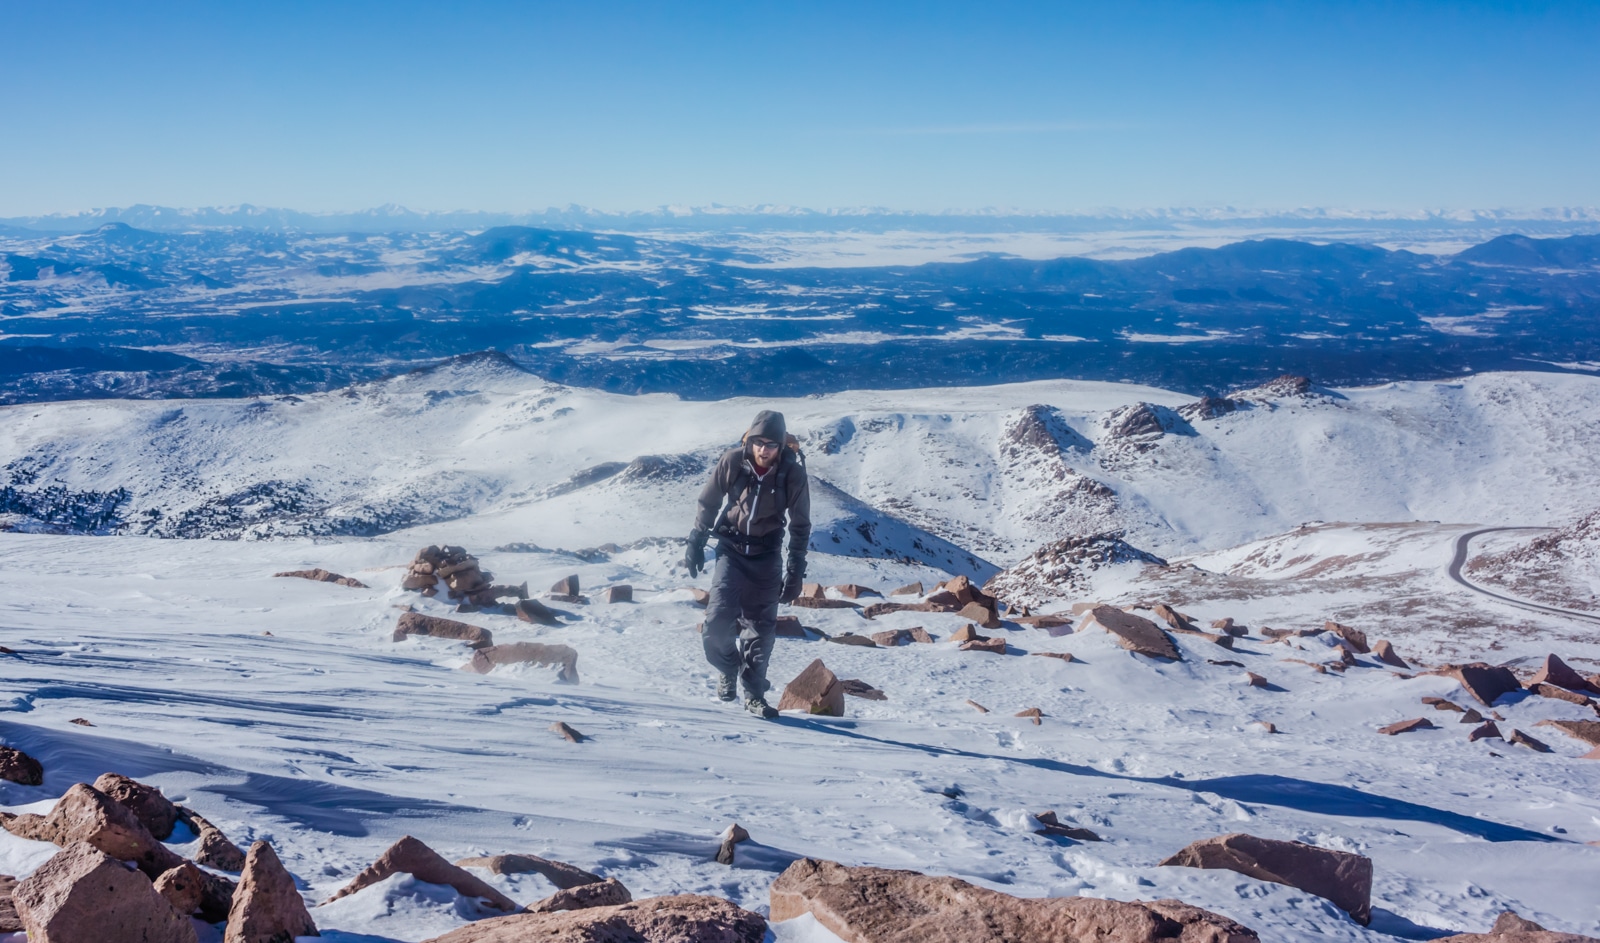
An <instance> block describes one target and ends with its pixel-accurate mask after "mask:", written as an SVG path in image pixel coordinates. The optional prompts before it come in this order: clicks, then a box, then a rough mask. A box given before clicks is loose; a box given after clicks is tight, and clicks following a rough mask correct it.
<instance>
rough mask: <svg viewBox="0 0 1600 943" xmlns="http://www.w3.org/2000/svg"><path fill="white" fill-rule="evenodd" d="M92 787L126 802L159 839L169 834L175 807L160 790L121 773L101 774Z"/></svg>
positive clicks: (136, 816) (174, 817) (131, 810)
mask: <svg viewBox="0 0 1600 943" xmlns="http://www.w3.org/2000/svg"><path fill="white" fill-rule="evenodd" d="M94 788H96V789H98V790H100V791H101V792H103V793H105V794H106V795H108V796H110V797H111V798H113V799H115V800H117V801H118V802H120V803H122V804H123V805H124V806H126V807H127V809H128V811H129V812H132V813H133V815H134V817H135V818H137V819H138V820H139V822H140V824H142V825H144V827H145V828H147V829H149V830H150V834H151V835H154V836H155V837H156V838H157V839H158V840H160V841H166V840H167V839H168V838H171V837H172V826H174V825H176V824H177V822H178V807H177V806H175V805H173V804H172V803H171V802H170V801H168V799H167V797H166V796H163V795H162V794H161V790H159V789H157V788H156V787H154V786H146V785H145V784H144V783H141V782H136V781H134V780H132V779H129V778H128V777H126V776H123V775H121V774H120V773H103V774H101V776H100V778H99V779H97V780H95V781H94Z"/></svg>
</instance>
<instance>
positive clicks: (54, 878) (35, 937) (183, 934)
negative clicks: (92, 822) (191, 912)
mask: <svg viewBox="0 0 1600 943" xmlns="http://www.w3.org/2000/svg"><path fill="white" fill-rule="evenodd" d="M12 904H13V906H15V907H16V911H17V921H18V922H19V923H21V924H22V929H23V930H24V931H25V932H26V933H27V934H28V941H29V943H102V941H108V940H112V939H114V940H117V941H121V940H130V941H133V940H136V941H139V943H195V940H196V936H195V930H194V924H193V922H191V921H190V920H189V918H188V917H187V916H185V915H183V914H180V913H179V912H178V911H176V910H174V909H172V905H171V904H169V903H168V902H167V899H166V898H164V897H162V896H161V895H160V894H158V893H156V889H155V888H154V887H153V886H152V885H151V884H150V879H149V878H147V877H145V876H144V875H142V874H139V873H137V872H134V871H129V870H128V869H127V868H125V867H123V866H122V864H121V863H119V862H118V861H117V860H116V859H115V858H113V857H112V856H110V855H107V854H105V853H104V852H102V851H100V850H98V849H96V848H95V847H93V846H92V845H90V844H88V843H87V842H71V843H69V844H68V845H67V847H66V848H64V849H63V850H62V851H61V852H60V853H59V854H57V855H56V856H55V857H53V858H51V859H50V860H49V861H46V862H45V863H44V864H43V865H41V866H40V867H39V869H38V870H37V871H35V872H34V873H33V874H32V876H30V877H29V878H28V879H27V880H25V881H22V882H21V883H19V884H18V885H17V887H16V890H15V892H14V894H13V897H12ZM113 928H114V929H115V935H114V936H108V935H107V931H108V930H112V929H113Z"/></svg>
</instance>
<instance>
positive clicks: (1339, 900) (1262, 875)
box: [1161, 832, 1372, 926]
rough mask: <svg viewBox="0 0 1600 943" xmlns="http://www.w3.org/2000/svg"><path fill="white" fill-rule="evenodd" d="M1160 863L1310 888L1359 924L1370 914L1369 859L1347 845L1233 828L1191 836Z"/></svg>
mask: <svg viewBox="0 0 1600 943" xmlns="http://www.w3.org/2000/svg"><path fill="white" fill-rule="evenodd" d="M1161 866H1162V867H1172V866H1176V867H1184V868H1208V869H1223V870H1228V871H1237V872H1239V873H1240V874H1244V875H1248V876H1250V877H1253V878H1255V879H1256V880H1258V881H1271V882H1272V883H1274V884H1286V885H1288V886H1289V887H1297V888H1299V889H1300V890H1302V891H1305V892H1306V893H1308V894H1315V895H1317V896H1318V897H1321V898H1323V899H1325V900H1328V901H1330V902H1332V903H1333V905H1334V906H1336V907H1338V908H1339V909H1340V910H1343V911H1344V912H1345V913H1348V914H1349V915H1350V916H1351V918H1352V919H1354V920H1355V921H1356V922H1357V923H1359V924H1361V925H1362V926H1366V925H1367V924H1368V923H1369V922H1371V920H1372V859H1371V858H1366V857H1363V856H1361V855H1355V854H1351V853H1350V852H1347V851H1334V850H1332V849H1330V848H1318V847H1317V846H1315V845H1307V844H1304V843H1302V842H1295V841H1278V840H1276V839H1272V838H1258V837H1256V836H1254V835H1247V834H1245V833H1243V832H1235V833H1233V834H1231V835H1219V836H1217V837H1216V838H1206V839H1202V840H1201V841H1197V842H1194V843H1193V844H1191V845H1189V846H1188V847H1186V848H1184V849H1183V850H1182V851H1180V852H1178V853H1177V854H1175V855H1173V856H1172V857H1170V858H1168V859H1167V860H1165V861H1163V862H1161Z"/></svg>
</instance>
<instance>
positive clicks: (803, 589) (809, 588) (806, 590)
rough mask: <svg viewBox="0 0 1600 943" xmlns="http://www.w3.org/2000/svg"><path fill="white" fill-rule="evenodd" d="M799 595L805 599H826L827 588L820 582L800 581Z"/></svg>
mask: <svg viewBox="0 0 1600 943" xmlns="http://www.w3.org/2000/svg"><path fill="white" fill-rule="evenodd" d="M800 595H801V596H802V597H804V598H806V599H827V598H828V590H827V588H826V587H824V586H823V585H822V584H821V583H802V584H800Z"/></svg>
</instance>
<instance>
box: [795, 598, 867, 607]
mask: <svg viewBox="0 0 1600 943" xmlns="http://www.w3.org/2000/svg"><path fill="white" fill-rule="evenodd" d="M789 605H791V606H798V607H799V608H801V609H860V608H861V604H860V603H858V602H851V601H850V600H848V599H826V598H823V599H818V598H815V597H812V596H796V597H795V598H794V599H791V600H789Z"/></svg>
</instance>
